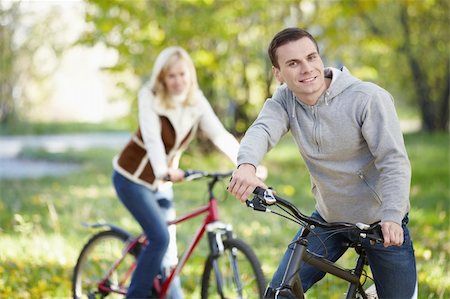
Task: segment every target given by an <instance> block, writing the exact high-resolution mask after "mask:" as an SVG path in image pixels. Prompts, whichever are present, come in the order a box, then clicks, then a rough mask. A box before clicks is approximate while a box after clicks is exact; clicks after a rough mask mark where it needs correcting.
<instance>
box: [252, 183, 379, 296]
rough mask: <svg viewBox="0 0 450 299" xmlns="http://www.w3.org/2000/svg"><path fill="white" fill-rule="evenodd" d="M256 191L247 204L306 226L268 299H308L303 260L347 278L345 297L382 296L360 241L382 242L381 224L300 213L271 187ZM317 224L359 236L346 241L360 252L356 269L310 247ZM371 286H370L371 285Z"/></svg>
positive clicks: (294, 242)
mask: <svg viewBox="0 0 450 299" xmlns="http://www.w3.org/2000/svg"><path fill="white" fill-rule="evenodd" d="M253 193H254V194H255V195H254V197H253V199H252V200H251V201H250V200H247V206H249V207H251V208H252V209H254V210H256V211H261V212H270V213H273V214H276V215H279V216H281V217H284V218H286V219H289V220H291V221H293V222H295V223H297V224H299V225H301V226H302V227H303V228H304V229H303V230H302V233H301V234H300V236H299V237H298V238H297V239H296V240H294V241H293V244H292V245H293V251H292V254H291V256H290V259H289V262H288V265H287V267H286V270H285V273H284V275H283V279H282V281H281V284H280V285H279V286H278V287H277V288H276V289H274V290H273V289H270V288H268V289H267V290H266V293H265V295H264V298H278V296H281V297H284V298H305V295H304V291H303V287H302V283H301V280H300V275H298V273H299V271H300V268H301V266H302V264H303V262H306V263H308V264H310V265H312V266H314V267H316V268H318V269H320V270H322V271H324V272H325V273H330V274H332V275H335V276H337V277H338V278H340V279H343V280H345V281H347V282H348V283H349V287H348V291H347V294H346V297H345V298H347V299H354V298H364V299H373V298H378V296H377V294H376V289H375V287H374V285H373V281H372V280H371V278H370V277H369V276H368V275H367V272H366V271H365V266H366V265H367V264H368V262H367V256H366V252H365V250H364V248H363V247H362V245H361V242H360V241H361V240H362V239H368V240H370V241H371V242H376V243H382V242H383V237H382V233H381V226H380V225H379V223H374V224H371V225H367V224H363V223H357V224H352V223H346V222H334V223H326V222H322V221H320V220H318V219H315V218H312V217H308V216H306V215H304V214H302V212H300V210H299V209H298V208H297V207H296V206H294V205H293V204H292V203H291V202H289V201H287V200H285V199H283V198H281V197H279V196H277V195H275V194H273V192H272V190H271V189H263V188H259V187H257V188H256V189H255V191H254V192H253ZM269 206H270V208H269ZM315 227H322V228H326V229H330V230H333V231H334V232H342V231H348V232H349V233H350V234H352V235H354V236H356V238H355V239H356V240H357V241H355V242H349V243H347V244H345V245H346V246H347V247H349V248H354V249H355V251H356V253H357V254H358V258H357V261H356V265H355V267H354V268H352V269H345V268H343V267H341V266H339V265H337V264H336V263H334V262H332V261H329V260H328V259H326V257H324V256H321V255H316V254H314V253H312V252H310V251H309V250H308V241H307V238H306V237H307V236H308V235H309V234H310V233H312V231H313V229H314V228H315ZM367 285H370V287H367Z"/></svg>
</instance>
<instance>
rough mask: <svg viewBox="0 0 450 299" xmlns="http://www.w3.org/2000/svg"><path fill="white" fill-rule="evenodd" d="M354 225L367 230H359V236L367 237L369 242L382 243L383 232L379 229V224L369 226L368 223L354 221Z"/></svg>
mask: <svg viewBox="0 0 450 299" xmlns="http://www.w3.org/2000/svg"><path fill="white" fill-rule="evenodd" d="M356 226H357V227H358V228H359V229H360V230H362V231H367V232H360V234H359V235H360V236H361V237H362V238H365V239H369V240H370V241H371V242H375V243H384V239H383V232H382V231H381V226H380V225H376V226H375V227H373V228H371V226H370V225H367V224H364V223H361V222H358V223H356Z"/></svg>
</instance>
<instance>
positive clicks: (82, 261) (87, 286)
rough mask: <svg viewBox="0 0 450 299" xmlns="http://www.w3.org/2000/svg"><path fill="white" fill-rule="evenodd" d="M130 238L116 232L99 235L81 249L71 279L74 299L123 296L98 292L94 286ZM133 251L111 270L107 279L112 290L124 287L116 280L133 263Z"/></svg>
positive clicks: (116, 258) (100, 233) (110, 231)
mask: <svg viewBox="0 0 450 299" xmlns="http://www.w3.org/2000/svg"><path fill="white" fill-rule="evenodd" d="M129 239H130V235H128V234H126V233H124V232H119V231H116V230H106V231H101V232H99V233H97V234H95V235H93V236H92V237H91V238H90V239H89V241H88V242H87V243H86V245H84V247H83V249H82V250H81V253H80V255H79V257H78V260H77V263H76V265H75V268H74V271H73V277H72V294H73V298H74V299H84V298H88V299H94V298H104V297H106V296H108V298H123V295H120V294H116V293H107V292H102V291H99V289H98V283H99V282H100V281H101V279H102V278H103V277H104V275H105V274H106V273H107V271H108V270H109V269H110V268H111V266H112V265H113V263H114V262H115V261H117V260H118V259H119V258H120V257H121V256H122V252H123V250H124V248H125V244H126V243H127V241H128V240H129ZM136 254H137V251H133V252H130V253H129V254H127V256H126V257H125V258H124V260H123V261H122V262H121V263H120V265H119V267H118V268H117V269H115V270H114V272H113V273H112V274H111V276H110V279H109V281H108V282H109V284H110V286H111V287H112V288H116V289H123V288H124V286H123V285H124V284H125V283H127V284H128V283H129V280H128V281H127V282H122V284H120V283H119V282H118V281H117V280H118V278H119V277H122V276H121V274H122V273H126V272H125V271H128V269H129V268H130V266H131V265H132V263H134V262H135V260H136Z"/></svg>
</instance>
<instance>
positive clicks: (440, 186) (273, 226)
mask: <svg viewBox="0 0 450 299" xmlns="http://www.w3.org/2000/svg"><path fill="white" fill-rule="evenodd" d="M405 142H406V145H407V149H408V153H409V155H410V159H411V163H412V168H413V178H412V185H411V206H412V210H411V213H410V219H411V222H410V230H411V234H412V236H413V239H414V244H415V250H416V257H417V267H418V273H419V298H448V297H450V278H449V276H448V273H449V272H450V267H449V265H450V242H449V232H450V231H449V199H450V197H449V188H450V187H449V183H450V176H449V151H448V149H449V136H448V135H447V134H433V135H428V134H421V133H414V134H409V135H406V136H405ZM195 148H196V147H195V146H194V148H191V150H190V151H189V152H187V153H186V154H185V155H184V156H183V158H182V167H184V168H196V169H206V170H228V169H230V168H231V167H232V166H231V165H230V164H228V162H227V161H226V160H224V159H223V156H222V155H221V154H218V153H216V152H213V153H212V154H211V155H208V156H206V157H205V155H203V154H201V153H199V152H198V151H196V150H195ZM116 153H117V150H112V149H106V148H100V149H91V150H87V151H81V152H78V151H69V152H64V153H47V152H45V151H42V150H34V149H26V150H25V151H24V152H23V153H22V155H23V156H25V157H27V158H30V159H46V160H51V161H54V162H58V161H61V162H67V161H70V162H75V163H79V164H80V165H81V167H80V170H79V171H77V172H75V173H72V174H70V175H66V176H61V177H42V178H37V179H23V180H6V179H3V180H1V181H0V191H1V193H0V248H1V250H0V298H67V297H69V296H70V289H71V282H70V279H71V273H72V269H73V266H74V264H75V261H76V258H77V255H78V253H79V251H80V249H81V247H82V246H83V244H84V243H85V242H86V241H87V239H88V238H89V236H90V234H91V233H92V232H93V231H90V230H88V229H86V228H84V227H83V226H82V225H81V223H82V222H97V221H106V222H112V223H115V224H117V225H119V226H122V227H124V228H126V229H128V230H130V231H132V232H134V233H137V232H138V231H139V228H138V226H137V225H136V223H135V222H134V221H133V219H132V218H131V217H130V216H129V215H128V212H127V211H126V210H125V209H124V208H123V206H122V205H121V203H120V202H119V200H117V199H116V197H115V194H114V190H113V187H112V184H111V179H110V175H111V171H112V169H111V159H112V157H113V156H114V155H115V154H116ZM265 164H266V165H267V166H270V172H269V178H268V180H267V183H268V184H269V185H270V186H273V187H274V188H275V189H276V190H277V191H278V192H279V193H280V194H282V195H283V196H285V197H287V198H292V199H294V201H295V202H296V203H297V204H298V205H299V206H300V207H301V208H302V209H303V210H304V211H305V212H310V211H312V209H313V206H314V202H313V199H312V196H311V194H310V191H309V178H308V174H307V170H306V168H305V165H304V164H303V162H302V160H301V159H300V157H299V155H298V152H297V149H296V148H295V146H294V145H293V144H292V142H290V141H289V140H284V141H283V142H282V143H281V144H280V145H279V146H278V147H276V148H275V149H274V150H273V151H272V152H270V153H269V154H268V156H267V158H266V160H265ZM225 187H226V185H225V183H224V184H223V185H220V184H219V186H218V187H217V188H216V196H217V197H218V198H219V199H220V213H221V216H222V219H223V220H224V221H225V222H230V223H232V224H233V227H234V230H235V231H236V233H237V235H238V236H239V237H241V238H243V239H245V240H246V241H247V242H248V243H249V244H251V245H252V246H253V248H254V249H255V251H256V253H257V255H258V257H259V259H260V260H261V261H262V263H263V269H264V271H265V273H266V275H267V278H268V279H269V278H270V277H271V275H272V273H273V272H274V271H275V270H276V267H277V264H278V261H279V260H280V258H281V256H282V254H283V252H284V248H285V246H286V244H287V243H288V242H289V240H290V238H291V237H292V236H293V234H294V233H295V231H296V230H297V228H296V227H295V226H294V225H293V224H291V223H289V222H287V221H284V220H282V219H279V217H276V216H274V215H266V214H260V213H256V212H253V211H251V210H249V209H246V208H244V207H243V205H242V204H241V203H239V202H238V201H237V200H235V199H234V198H232V197H231V196H229V195H228V194H227V193H226V191H225ZM175 194H176V205H177V210H178V211H186V210H188V209H191V208H193V207H196V206H198V205H200V204H201V203H203V201H204V200H206V198H207V194H206V186H205V185H204V182H201V181H200V182H190V183H181V184H178V185H176V186H175ZM196 224H198V222H195V221H194V222H193V223H192V225H191V226H187V227H180V228H179V229H178V243H179V247H180V251H181V250H183V248H184V246H185V245H184V244H186V242H188V241H189V240H190V238H191V236H192V234H193V233H194V231H195V228H194V227H195V225H196ZM205 245H206V244H204V242H202V243H201V247H200V251H198V252H196V253H194V255H193V257H192V260H190V261H189V262H188V264H187V265H186V268H185V269H184V270H183V273H184V275H183V277H182V281H183V286H184V287H185V291H186V294H187V298H198V288H199V279H200V276H201V271H202V266H203V260H204V255H205V254H206V247H205ZM353 258H354V256H353V255H352V254H351V253H350V254H349V255H347V256H346V257H345V258H344V259H343V261H342V263H343V264H344V265H345V264H348V263H351V262H352V260H353ZM446 273H447V274H446ZM320 285H321V287H318V288H315V289H313V290H311V292H309V297H308V298H342V296H341V295H339V294H343V292H345V286H344V285H343V284H341V283H339V282H338V281H337V280H335V279H334V278H333V277H327V278H325V279H324V280H323V281H321V282H320ZM319 289H320V290H323V289H326V290H327V293H326V294H323V293H321V294H319V293H318V290H319ZM336 294H338V295H336Z"/></svg>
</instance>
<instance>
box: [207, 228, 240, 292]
mask: <svg viewBox="0 0 450 299" xmlns="http://www.w3.org/2000/svg"><path fill="white" fill-rule="evenodd" d="M206 231H207V234H208V243H209V249H210V252H211V255H212V257H213V269H214V274H215V277H216V284H217V292H218V293H219V296H220V298H225V297H224V294H223V285H224V281H223V279H224V278H223V277H222V272H221V271H220V266H219V259H218V258H219V257H220V256H223V255H224V253H225V246H224V244H223V240H224V239H226V240H229V239H232V238H233V229H232V227H231V225H230V224H225V223H222V222H219V221H216V222H213V223H210V224H208V225H207V226H206ZM229 259H230V260H229V262H230V266H231V269H232V271H233V280H234V282H235V283H236V286H237V288H238V292H239V296H240V297H242V284H241V281H240V277H239V269H238V265H237V263H236V256H235V254H234V252H233V250H231V251H230V256H229Z"/></svg>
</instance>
